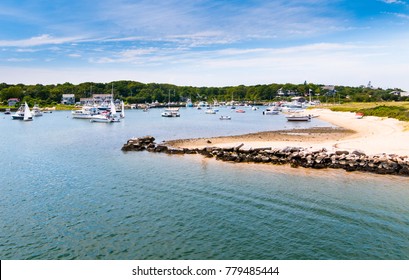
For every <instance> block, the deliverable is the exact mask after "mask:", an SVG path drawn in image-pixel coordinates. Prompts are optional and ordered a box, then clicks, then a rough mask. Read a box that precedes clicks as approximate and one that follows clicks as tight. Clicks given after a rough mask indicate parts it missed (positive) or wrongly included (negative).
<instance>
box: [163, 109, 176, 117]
mask: <svg viewBox="0 0 409 280" xmlns="http://www.w3.org/2000/svg"><path fill="white" fill-rule="evenodd" d="M161 115H162V117H167V118H173V117H180V113H179V108H167V109H165V111H163V112H162V114H161Z"/></svg>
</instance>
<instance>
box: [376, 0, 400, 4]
mask: <svg viewBox="0 0 409 280" xmlns="http://www.w3.org/2000/svg"><path fill="white" fill-rule="evenodd" d="M381 1H382V2H384V3H386V4H406V2H405V1H401V0H381Z"/></svg>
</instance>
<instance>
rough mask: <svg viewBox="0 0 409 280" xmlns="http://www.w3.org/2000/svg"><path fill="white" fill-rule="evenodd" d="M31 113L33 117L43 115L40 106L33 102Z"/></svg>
mask: <svg viewBox="0 0 409 280" xmlns="http://www.w3.org/2000/svg"><path fill="white" fill-rule="evenodd" d="M31 114H32V115H33V116H34V117H41V116H42V115H43V112H42V111H41V110H40V107H38V105H37V104H35V105H34V107H33V109H32V110H31Z"/></svg>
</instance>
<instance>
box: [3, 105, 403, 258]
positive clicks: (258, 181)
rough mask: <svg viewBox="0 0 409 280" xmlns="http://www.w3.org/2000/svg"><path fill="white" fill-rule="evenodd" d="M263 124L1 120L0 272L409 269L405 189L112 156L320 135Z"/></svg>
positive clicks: (202, 162) (286, 170) (263, 119)
mask: <svg viewBox="0 0 409 280" xmlns="http://www.w3.org/2000/svg"><path fill="white" fill-rule="evenodd" d="M261 112H262V111H261V110H258V111H252V110H250V109H246V113H244V114H239V113H235V112H231V111H230V110H229V109H227V108H221V109H220V112H219V113H218V114H216V115H207V114H205V113H204V110H196V109H194V108H186V109H185V108H183V109H181V111H180V113H181V117H180V118H162V117H161V116H160V113H161V110H160V109H151V110H150V111H148V112H143V111H141V110H128V111H126V118H125V119H123V120H121V122H119V123H112V124H106V123H90V122H89V121H88V120H78V119H72V118H71V114H70V112H68V111H60V112H53V113H52V114H45V115H44V116H42V117H37V118H35V119H34V121H32V122H24V121H16V120H14V121H13V120H11V117H10V116H7V115H2V116H1V118H0V131H1V134H0V151H1V155H2V157H1V159H2V162H1V169H0V170H1V172H0V174H1V176H0V178H1V179H0V216H1V218H0V259H3V260H4V259H46V260H49V259H82V260H87V259H95V260H98V259H109V260H116V259H119V260H125V259H126V260H131V259H210V260H212V259H283V260H286V259H314V260H321V259H394V260H395V259H409V181H408V178H406V177H398V176H381V175H373V174H364V173H347V172H345V171H343V170H310V169H303V168H297V169H295V168H290V167H288V166H270V165H265V164H244V163H242V164H234V163H226V162H219V161H216V160H213V159H205V158H203V157H201V156H196V155H173V156H170V155H166V154H155V153H148V152H122V151H121V147H122V145H123V144H124V143H125V142H126V141H127V140H128V139H129V138H132V137H138V136H145V135H152V136H154V137H155V138H156V142H157V143H159V142H161V141H163V140H171V139H179V138H192V137H211V136H219V135H238V134H243V133H249V132H258V131H268V130H281V129H292V128H305V127H314V126H329V124H327V123H324V122H321V121H320V120H318V119H316V118H314V119H313V120H312V121H311V122H299V123H292V122H287V121H286V119H285V117H284V116H282V115H278V116H264V115H262V113H261ZM220 115H230V116H231V117H232V119H231V120H230V121H220V120H219V119H218V118H219V117H220Z"/></svg>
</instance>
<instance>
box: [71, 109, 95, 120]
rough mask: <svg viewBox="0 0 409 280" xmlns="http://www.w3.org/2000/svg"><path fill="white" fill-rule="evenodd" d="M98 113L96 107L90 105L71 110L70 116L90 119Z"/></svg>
mask: <svg viewBox="0 0 409 280" xmlns="http://www.w3.org/2000/svg"><path fill="white" fill-rule="evenodd" d="M98 114H99V111H98V108H96V107H90V106H83V107H82V108H81V109H79V110H75V111H71V115H72V118H74V119H91V118H92V117H93V116H95V115H98Z"/></svg>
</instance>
